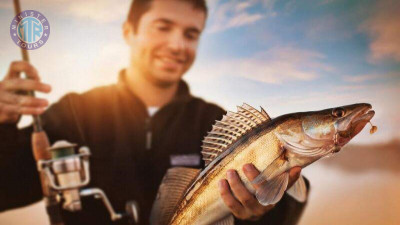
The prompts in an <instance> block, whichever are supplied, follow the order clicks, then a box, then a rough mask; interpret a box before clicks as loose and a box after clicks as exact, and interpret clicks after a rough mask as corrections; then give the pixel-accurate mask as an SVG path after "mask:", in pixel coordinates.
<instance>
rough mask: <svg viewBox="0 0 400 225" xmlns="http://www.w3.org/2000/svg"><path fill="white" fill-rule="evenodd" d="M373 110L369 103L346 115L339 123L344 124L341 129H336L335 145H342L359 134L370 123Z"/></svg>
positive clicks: (373, 113)
mask: <svg viewBox="0 0 400 225" xmlns="http://www.w3.org/2000/svg"><path fill="white" fill-rule="evenodd" d="M374 115H375V111H374V110H372V106H371V105H366V106H363V107H361V108H360V109H358V110H356V111H354V112H353V113H351V114H350V115H348V116H347V117H346V118H344V120H342V121H341V122H340V123H343V124H346V125H345V126H344V127H345V128H344V129H343V127H342V129H340V130H338V133H337V143H336V144H337V145H339V146H343V145H345V144H347V143H348V142H349V141H350V140H351V139H352V138H353V137H355V136H356V135H357V134H359V133H360V132H361V131H362V130H363V129H364V127H365V125H367V124H368V123H370V121H371V119H372V117H374Z"/></svg>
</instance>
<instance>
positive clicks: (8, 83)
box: [0, 78, 51, 93]
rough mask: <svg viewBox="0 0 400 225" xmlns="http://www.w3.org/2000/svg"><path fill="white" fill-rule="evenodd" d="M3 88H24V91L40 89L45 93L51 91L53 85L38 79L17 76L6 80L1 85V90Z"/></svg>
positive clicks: (7, 89)
mask: <svg viewBox="0 0 400 225" xmlns="http://www.w3.org/2000/svg"><path fill="white" fill-rule="evenodd" d="M1 89H3V90H5V91H21V90H23V91H39V92H43V93H49V92H50V91H51V86H50V85H48V84H44V83H41V82H39V81H36V80H29V79H20V78H15V79H9V80H4V81H3V82H2V83H1V86H0V90H1Z"/></svg>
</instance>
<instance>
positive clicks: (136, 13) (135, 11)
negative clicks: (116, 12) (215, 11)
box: [127, 0, 208, 33]
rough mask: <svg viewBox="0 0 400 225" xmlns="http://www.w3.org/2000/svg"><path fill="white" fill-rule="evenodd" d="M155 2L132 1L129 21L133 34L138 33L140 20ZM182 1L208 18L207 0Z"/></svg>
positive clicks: (146, 0)
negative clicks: (202, 12)
mask: <svg viewBox="0 0 400 225" xmlns="http://www.w3.org/2000/svg"><path fill="white" fill-rule="evenodd" d="M153 1H155V0H132V4H131V7H130V9H129V13H128V18H127V21H128V22H130V23H131V25H132V26H133V32H135V33H136V32H137V29H138V25H139V21H140V18H141V17H142V16H143V14H144V13H146V12H147V11H148V10H149V9H150V7H151V3H152V2H153ZM159 1H165V0H159ZM181 1H185V2H189V3H191V4H192V5H193V8H194V9H199V10H202V11H204V13H205V14H206V17H207V13H208V9H207V4H206V0H181Z"/></svg>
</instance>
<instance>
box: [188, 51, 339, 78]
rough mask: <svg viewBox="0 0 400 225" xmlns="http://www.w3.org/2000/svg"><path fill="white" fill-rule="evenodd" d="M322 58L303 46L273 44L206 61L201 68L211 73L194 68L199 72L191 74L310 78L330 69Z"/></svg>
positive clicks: (212, 76) (213, 76)
mask: <svg viewBox="0 0 400 225" xmlns="http://www.w3.org/2000/svg"><path fill="white" fill-rule="evenodd" d="M324 57H325V56H324V55H322V54H320V53H318V52H315V51H311V50H307V49H301V48H294V47H290V46H284V47H274V48H271V49H269V50H267V51H263V52H259V53H258V54H256V55H254V56H253V57H249V58H239V59H231V60H225V61H217V62H214V63H206V64H207V65H205V66H204V68H213V69H212V71H213V72H212V74H211V73H210V72H209V71H208V72H207V71H199V70H197V67H196V69H195V70H197V72H196V71H194V72H195V73H199V74H202V75H201V76H200V75H199V76H194V77H199V78H198V79H205V77H204V74H208V77H207V78H215V77H217V76H239V77H243V78H246V79H249V80H255V81H259V82H263V83H267V84H282V83H285V82H295V81H310V80H314V79H317V78H318V77H319V74H320V73H322V72H327V71H333V68H332V67H330V66H329V65H327V64H325V63H323V62H321V60H322V59H324ZM200 70H201V69H200ZM205 80H208V79H205Z"/></svg>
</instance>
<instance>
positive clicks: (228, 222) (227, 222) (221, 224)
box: [212, 215, 235, 225]
mask: <svg viewBox="0 0 400 225" xmlns="http://www.w3.org/2000/svg"><path fill="white" fill-rule="evenodd" d="M234 223H235V219H234V218H233V216H232V215H229V216H227V217H225V218H223V219H222V220H220V221H218V222H216V223H214V224H212V225H233V224H234Z"/></svg>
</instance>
